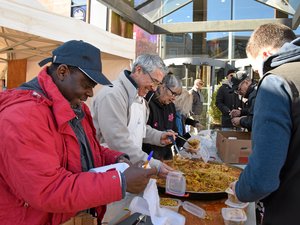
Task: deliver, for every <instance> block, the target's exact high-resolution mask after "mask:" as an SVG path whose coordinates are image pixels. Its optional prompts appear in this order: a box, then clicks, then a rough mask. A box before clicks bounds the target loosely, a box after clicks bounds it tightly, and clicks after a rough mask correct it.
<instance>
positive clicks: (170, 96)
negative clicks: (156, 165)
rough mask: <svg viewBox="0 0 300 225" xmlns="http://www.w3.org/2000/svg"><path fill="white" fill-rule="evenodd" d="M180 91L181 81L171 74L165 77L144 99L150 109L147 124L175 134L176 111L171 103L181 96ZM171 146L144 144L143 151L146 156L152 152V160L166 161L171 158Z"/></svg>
mask: <svg viewBox="0 0 300 225" xmlns="http://www.w3.org/2000/svg"><path fill="white" fill-rule="evenodd" d="M181 91H182V83H181V80H179V79H178V78H177V77H176V76H175V75H173V74H168V75H166V76H165V77H164V79H163V81H162V85H161V86H159V87H158V88H157V91H156V92H149V93H148V94H147V95H146V97H145V98H146V100H147V102H148V105H149V109H150V114H149V119H148V122H147V124H148V125H150V126H151V127H152V128H155V129H157V130H160V131H166V130H173V131H175V132H177V127H176V122H175V117H176V109H175V105H174V103H173V102H174V100H175V98H176V97H177V96H179V95H180V94H181ZM171 146H172V145H167V146H156V145H151V144H146V143H144V144H143V151H144V152H146V153H148V154H149V153H150V152H151V151H153V158H155V159H159V160H167V159H172V158H173V154H172V150H171Z"/></svg>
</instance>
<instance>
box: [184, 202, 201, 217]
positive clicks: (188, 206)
mask: <svg viewBox="0 0 300 225" xmlns="http://www.w3.org/2000/svg"><path fill="white" fill-rule="evenodd" d="M181 205H182V207H183V208H184V209H185V210H186V211H188V212H189V213H191V214H193V215H194V216H198V217H199V218H201V219H204V218H205V216H206V212H205V210H204V209H202V208H200V207H199V206H197V205H195V204H193V203H191V202H188V201H184V202H183V203H182V204H181Z"/></svg>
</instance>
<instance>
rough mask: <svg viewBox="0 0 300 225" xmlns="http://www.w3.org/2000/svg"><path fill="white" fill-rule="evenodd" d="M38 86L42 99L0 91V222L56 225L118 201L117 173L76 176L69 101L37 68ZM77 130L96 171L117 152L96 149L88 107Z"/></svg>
mask: <svg viewBox="0 0 300 225" xmlns="http://www.w3.org/2000/svg"><path fill="white" fill-rule="evenodd" d="M38 82H39V85H40V87H41V88H42V89H43V92H44V93H45V94H46V96H47V98H46V97H43V96H42V95H40V94H38V93H37V92H35V91H32V90H17V89H14V90H8V91H5V92H2V93H0V134H1V138H0V224H5V225H25V224H26V225H43V224H47V225H48V224H49V225H50V224H51V225H52V224H60V223H63V222H65V221H67V220H68V219H70V217H72V216H74V215H75V214H76V213H78V212H79V211H81V210H84V209H88V208H93V207H97V212H98V215H99V218H100V219H101V218H102V217H103V214H104V212H105V205H106V204H108V203H110V202H113V201H118V200H120V199H122V188H121V181H120V178H119V175H118V172H117V171H109V172H106V173H99V174H96V173H90V172H81V160H80V146H79V144H78V141H77V139H76V136H75V133H74V132H73V130H72V128H71V127H70V126H69V124H68V121H70V120H71V119H73V118H74V117H75V114H74V112H73V110H72V109H71V107H70V104H69V102H68V101H67V100H66V99H65V98H64V97H63V96H62V94H61V93H60V92H59V90H58V88H57V87H56V85H55V84H54V83H53V81H52V78H51V77H50V76H49V75H48V74H47V73H46V69H43V70H42V71H41V72H40V74H39V75H38ZM82 108H83V110H84V112H85V114H86V116H85V118H84V119H83V120H82V126H83V128H84V130H85V132H86V135H87V137H88V140H89V143H90V146H91V150H92V154H93V158H94V165H95V166H96V167H99V166H102V165H108V164H112V163H115V162H116V160H117V158H118V157H119V156H120V155H121V154H122V153H120V152H117V151H113V150H110V149H107V148H103V147H100V145H99V143H98V142H97V140H96V138H95V129H94V126H93V124H92V118H91V115H90V112H89V110H88V107H87V106H86V105H85V104H83V105H82Z"/></svg>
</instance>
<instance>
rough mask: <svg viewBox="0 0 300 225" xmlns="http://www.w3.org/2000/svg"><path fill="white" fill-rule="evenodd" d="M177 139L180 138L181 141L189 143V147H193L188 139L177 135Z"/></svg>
mask: <svg viewBox="0 0 300 225" xmlns="http://www.w3.org/2000/svg"><path fill="white" fill-rule="evenodd" d="M177 137H179V138H180V139H182V140H184V141H185V142H187V143H188V144H189V145H192V144H191V142H190V141H188V140H187V139H185V138H184V137H181V136H179V135H177Z"/></svg>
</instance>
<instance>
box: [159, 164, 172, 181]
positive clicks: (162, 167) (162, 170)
mask: <svg viewBox="0 0 300 225" xmlns="http://www.w3.org/2000/svg"><path fill="white" fill-rule="evenodd" d="M170 171H174V169H173V168H172V167H170V166H168V165H167V164H165V163H161V165H160V168H159V172H158V176H159V177H162V178H166V177H167V175H168V173H169V172H170Z"/></svg>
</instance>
